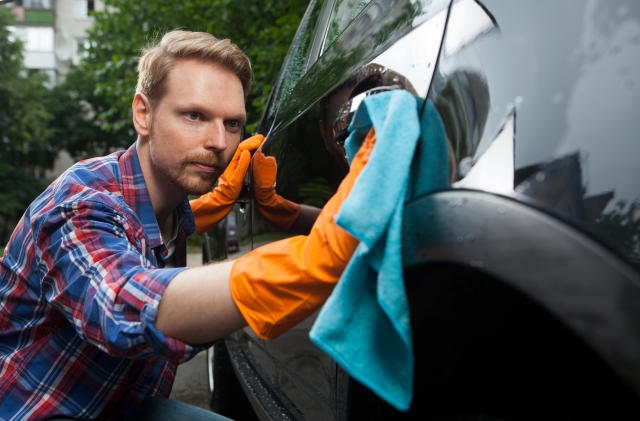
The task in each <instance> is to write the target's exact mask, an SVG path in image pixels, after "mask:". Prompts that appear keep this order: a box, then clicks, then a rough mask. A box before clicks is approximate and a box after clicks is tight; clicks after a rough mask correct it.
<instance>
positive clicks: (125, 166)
mask: <svg viewBox="0 0 640 421" xmlns="http://www.w3.org/2000/svg"><path fill="white" fill-rule="evenodd" d="M137 143H138V142H134V144H133V145H131V147H130V148H129V149H127V150H126V151H125V152H124V153H123V154H122V155H121V156H120V158H119V160H118V161H119V164H120V175H121V177H120V180H118V182H119V183H120V191H121V192H122V196H123V197H124V200H125V202H126V203H127V205H129V207H130V208H131V209H132V210H133V211H134V212H135V214H136V216H137V217H138V219H139V220H140V222H141V223H142V227H143V229H144V232H145V235H146V237H147V243H148V244H149V247H151V248H155V247H158V246H160V245H163V244H164V243H163V241H162V235H161V234H160V227H159V226H158V221H157V220H156V215H155V213H154V211H153V205H152V204H151V197H150V196H149V191H148V190H147V184H146V182H145V180H144V175H143V174H142V167H141V166H140V160H139V159H138V153H137V149H136V145H137ZM176 211H177V212H178V229H179V231H185V233H186V235H187V236H189V235H191V234H193V232H194V231H195V229H196V225H195V220H194V217H193V212H192V211H191V206H189V199H188V198H185V199H184V200H183V201H182V202H181V203H180V204H179V205H178V207H177V209H176Z"/></svg>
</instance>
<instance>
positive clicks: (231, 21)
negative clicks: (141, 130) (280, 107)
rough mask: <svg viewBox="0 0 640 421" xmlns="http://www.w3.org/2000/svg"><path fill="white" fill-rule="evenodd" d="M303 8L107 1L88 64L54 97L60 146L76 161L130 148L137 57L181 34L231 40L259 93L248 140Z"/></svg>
mask: <svg viewBox="0 0 640 421" xmlns="http://www.w3.org/2000/svg"><path fill="white" fill-rule="evenodd" d="M307 3H308V0H284V1H278V2H265V1H258V0H251V1H242V2H239V1H231V0H188V1H181V2H176V1H173V0H149V1H145V2H136V1H130V0H105V5H106V11H104V12H96V13H95V14H94V17H95V24H94V26H93V27H92V28H91V29H90V31H89V35H88V40H89V43H90V47H89V50H88V57H87V58H86V59H85V60H83V61H82V62H81V64H80V66H79V67H78V68H77V69H76V70H74V71H72V72H71V74H69V76H68V78H67V81H66V82H65V84H64V85H63V86H62V87H61V88H60V89H59V90H57V91H56V95H57V96H56V100H55V102H56V104H58V105H59V106H58V107H55V109H54V110H53V112H54V114H55V115H56V117H60V119H59V118H56V119H55V121H56V122H57V126H56V127H55V129H56V131H57V132H58V133H59V134H60V135H64V134H65V133H67V135H64V136H62V137H64V138H65V139H66V140H65V143H66V145H65V146H66V147H67V149H68V150H69V152H70V153H71V154H72V155H73V156H76V157H79V156H88V155H91V154H94V153H99V151H101V150H106V149H108V148H114V147H126V146H128V145H130V144H131V142H132V141H133V140H134V139H135V133H134V132H133V130H132V124H131V101H132V99H133V95H134V92H135V85H136V78H137V72H136V67H137V62H138V57H139V54H140V50H141V49H142V48H143V47H145V46H146V45H149V44H150V43H152V42H153V41H154V40H155V39H158V38H159V37H160V36H161V35H162V34H163V33H164V32H166V31H168V30H172V29H178V28H179V29H184V30H190V31H204V32H209V33H211V34H213V35H214V36H216V37H218V38H229V39H231V40H232V41H233V42H234V43H236V44H237V45H238V46H240V48H242V49H243V50H244V51H245V52H246V53H247V55H248V56H249V57H250V59H251V61H252V64H253V69H254V72H255V80H256V85H255V87H254V89H253V92H252V94H251V95H250V97H249V100H248V102H247V117H248V122H249V124H248V126H247V132H249V133H250V132H253V131H254V130H255V129H256V127H257V123H258V122H259V120H260V117H261V115H262V112H263V110H264V108H265V105H266V103H267V100H268V97H269V93H270V91H271V87H272V85H273V83H274V81H275V79H276V77H277V75H278V72H279V70H280V67H281V65H282V62H283V61H284V57H285V55H286V53H287V50H288V48H289V44H290V43H291V40H292V39H293V36H294V34H295V31H296V29H297V27H298V24H299V22H300V19H301V17H302V15H303V14H304V11H305V9H306V6H307ZM74 100H75V102H76V104H75V105H74V104H73V101H74ZM79 100H80V101H81V102H80V104H82V105H78V101H79ZM98 128H100V129H102V130H103V131H104V132H105V133H106V134H108V135H109V136H107V137H105V136H104V135H103V134H101V133H99V132H98V131H97V129H98ZM87 142H88V143H87ZM83 145H84V146H83ZM83 148H85V149H83Z"/></svg>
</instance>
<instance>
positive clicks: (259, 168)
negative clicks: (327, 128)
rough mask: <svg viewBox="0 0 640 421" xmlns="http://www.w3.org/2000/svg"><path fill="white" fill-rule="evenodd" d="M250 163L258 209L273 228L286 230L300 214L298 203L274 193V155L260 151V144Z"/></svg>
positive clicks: (276, 169)
mask: <svg viewBox="0 0 640 421" xmlns="http://www.w3.org/2000/svg"><path fill="white" fill-rule="evenodd" d="M263 144H264V143H263ZM252 163H253V165H252V178H253V193H254V195H255V197H256V201H257V208H258V211H259V212H260V213H261V214H262V216H264V219H266V220H267V222H269V224H270V225H271V226H273V227H274V228H275V229H277V230H278V231H286V230H287V229H289V227H291V224H293V222H294V221H295V220H296V219H297V218H298V215H300V205H299V204H297V203H294V202H291V201H289V200H286V199H284V198H283V197H282V196H280V195H278V194H277V193H276V174H277V172H278V166H277V164H276V160H275V158H274V157H272V156H265V155H264V154H263V153H262V145H260V147H259V148H258V150H257V151H256V153H255V154H254V155H253V159H252Z"/></svg>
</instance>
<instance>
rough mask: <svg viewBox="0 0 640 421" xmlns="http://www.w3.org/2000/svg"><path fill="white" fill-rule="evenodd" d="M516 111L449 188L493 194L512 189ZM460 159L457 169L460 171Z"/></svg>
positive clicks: (507, 191)
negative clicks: (458, 179) (464, 172)
mask: <svg viewBox="0 0 640 421" xmlns="http://www.w3.org/2000/svg"><path fill="white" fill-rule="evenodd" d="M515 129H516V113H515V110H514V112H512V113H511V114H510V115H509V117H508V118H507V121H506V123H505V125H504V126H503V127H502V130H500V133H499V134H498V136H496V137H495V139H494V140H493V142H491V145H489V147H488V148H487V149H486V150H485V152H484V153H483V154H482V155H480V157H479V158H478V159H477V160H470V161H467V162H469V163H470V169H469V170H468V172H467V173H466V175H464V178H463V179H462V180H460V181H458V182H457V183H454V184H453V186H452V187H457V188H468V189H478V190H485V191H489V192H493V193H501V194H509V193H511V192H513V187H514V186H513V179H514V156H515V155H514V147H515V138H516V133H515ZM462 168H463V162H461V165H460V169H459V172H460V173H461V175H462V173H463V171H462Z"/></svg>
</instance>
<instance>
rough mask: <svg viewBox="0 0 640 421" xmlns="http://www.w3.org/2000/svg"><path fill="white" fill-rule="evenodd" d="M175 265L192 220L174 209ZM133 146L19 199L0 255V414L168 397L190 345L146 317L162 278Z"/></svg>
mask: <svg viewBox="0 0 640 421" xmlns="http://www.w3.org/2000/svg"><path fill="white" fill-rule="evenodd" d="M178 219H179V229H178V237H177V239H176V265H177V266H185V264H186V242H185V240H186V237H187V236H188V235H189V234H191V233H192V232H193V231H194V229H195V224H194V221H193V214H192V213H191V209H190V208H189V203H188V201H187V200H186V199H185V200H184V202H183V203H182V204H181V205H180V206H179V208H178ZM165 255H166V247H165V245H164V243H163V241H162V237H161V235H160V229H159V227H158V224H157V222H156V218H155V214H154V212H153V207H152V205H151V200H150V198H149V193H148V191H147V187H146V185H145V181H144V177H143V174H142V170H141V168H140V163H139V161H138V156H137V153H136V145H135V144H134V145H133V146H131V148H129V150H127V151H120V152H116V153H114V154H111V155H109V156H106V157H102V158H95V159H90V160H86V161H83V162H80V163H78V164H76V165H74V166H73V167H71V168H70V169H69V170H68V171H67V172H65V173H64V174H63V175H62V176H60V177H59V178H58V179H57V180H56V181H54V182H53V183H52V184H51V185H50V186H49V187H48V188H47V190H45V192H44V193H42V194H41V195H40V196H39V197H38V198H37V199H36V200H35V201H34V202H33V203H32V204H31V206H30V207H29V208H28V209H27V211H26V212H25V214H24V216H23V217H22V219H21V221H20V223H19V224H18V226H17V228H16V230H15V231H14V233H13V235H12V236H11V239H10V241H9V244H8V246H7V248H6V250H5V252H4V257H3V258H2V259H0V420H41V419H48V418H50V417H53V416H55V415H61V416H66V417H70V418H76V419H95V418H98V419H113V420H123V419H127V418H128V417H129V416H130V415H131V414H132V413H133V411H135V409H136V408H137V407H138V405H139V404H140V402H142V400H143V399H144V398H145V397H146V396H161V397H168V396H169V393H170V392H171V386H172V385H173V380H174V377H175V369H176V366H177V365H178V364H179V363H181V362H184V361H187V360H189V359H190V358H192V357H193V356H194V355H195V354H196V353H197V352H199V351H201V350H202V349H204V348H202V347H199V348H196V347H191V346H189V345H186V344H184V343H182V342H179V341H177V340H173V339H170V338H165V337H164V336H163V335H162V333H161V332H160V331H158V330H157V329H156V328H155V326H154V323H155V319H156V315H157V309H158V305H159V304H160V300H161V298H162V294H163V292H164V290H165V288H166V287H167V285H168V283H169V282H170V281H171V279H172V278H173V277H174V276H176V275H177V274H178V273H179V272H180V271H182V270H184V268H179V269H158V268H162V267H163V266H164V256H165Z"/></svg>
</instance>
